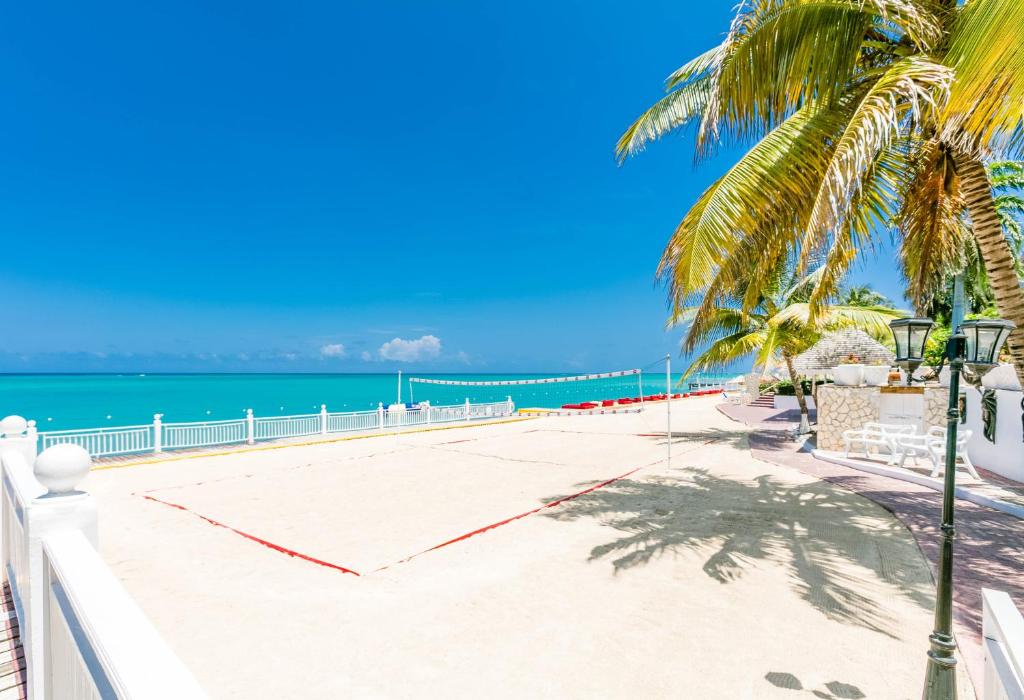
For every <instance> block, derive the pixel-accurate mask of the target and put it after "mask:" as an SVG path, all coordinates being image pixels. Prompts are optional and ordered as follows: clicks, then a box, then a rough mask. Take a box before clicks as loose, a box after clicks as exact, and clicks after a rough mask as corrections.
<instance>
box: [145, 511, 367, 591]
mask: <svg viewBox="0 0 1024 700" xmlns="http://www.w3.org/2000/svg"><path fill="white" fill-rule="evenodd" d="M138 495H141V496H142V497H143V498H145V499H146V500H147V501H153V502H154V503H160V504H162V505H165V506H169V507H171V508H177V509H178V510H183V511H185V512H186V513H190V514H192V515H194V516H196V517H197V518H199V519H200V520H205V521H206V522H208V523H209V524H211V525H214V526H216V527H222V528H224V529H225V530H230V531H231V532H233V533H235V534H236V535H241V536H242V537H244V538H245V539H247V540H252V541H253V542H256V543H257V544H261V545H263V546H264V547H267V548H269V549H273V550H274V551H275V552H281V553H282V554H287V555H288V556H290V557H295V558H297V559H302V560H304V561H308V562H312V563H313V564H319V565H320V566H326V567H327V568H328V569H336V570H338V571H340V572H341V573H343V574H352V575H353V576H361V575H362V574H360V573H359V572H358V571H353V570H352V569H348V568H346V567H344V566H339V565H338V564H332V563H331V562H329V561H324V560H322V559H317V558H315V557H311V556H308V555H306V554H302V553H300V552H296V551H294V550H292V549H288V548H287V547H282V546H281V545H279V544H274V543H273V542H268V541H267V540H264V539H262V538H260V537H257V536H256V535H250V534H249V533H248V532H242V531H241V530H237V529H235V528H233V527H231V526H230V525H225V524H224V523H221V522H217V521H216V520H214V519H213V518H208V517H206V516H205V515H202V514H200V513H196V512H195V511H193V510H189V509H188V508H186V507H185V506H183V505H179V504H177V503H171V502H170V501H163V500H160V499H159V498H156V497H155V496H148V495H146V494H138Z"/></svg>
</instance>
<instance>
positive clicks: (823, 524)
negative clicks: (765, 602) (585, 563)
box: [545, 469, 932, 637]
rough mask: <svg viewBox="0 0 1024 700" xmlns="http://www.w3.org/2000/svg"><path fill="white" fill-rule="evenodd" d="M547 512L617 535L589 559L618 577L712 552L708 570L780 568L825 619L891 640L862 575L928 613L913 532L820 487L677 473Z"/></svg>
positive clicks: (893, 630)
mask: <svg viewBox="0 0 1024 700" xmlns="http://www.w3.org/2000/svg"><path fill="white" fill-rule="evenodd" d="M545 515H546V517H549V518H553V519H555V520H561V521H572V520H577V519H581V518H594V519H597V520H599V521H600V522H601V523H603V524H605V525H607V526H609V527H611V528H614V529H615V530H616V531H618V532H620V533H621V536H619V537H617V538H615V539H613V540H612V541H610V542H607V543H605V544H601V545H599V546H597V547H594V548H593V549H592V550H591V552H590V556H589V560H590V561H610V562H611V564H612V565H613V567H614V569H615V573H616V574H618V573H621V572H623V571H627V570H629V569H632V568H635V567H639V566H644V565H646V564H648V563H649V562H651V561H654V560H656V559H658V558H660V557H663V556H665V555H671V554H673V553H678V552H683V551H690V552H697V553H700V554H703V553H705V552H710V554H709V556H708V557H707V559H706V560H705V562H704V565H703V570H704V573H706V574H707V575H708V576H710V577H711V578H713V579H715V580H716V581H719V582H720V583H722V584H728V583H730V582H731V581H735V580H737V579H739V578H740V577H742V576H743V575H744V574H745V573H746V572H747V570H748V569H751V568H753V567H755V566H757V565H758V562H760V561H763V562H767V563H770V564H772V565H775V566H781V567H784V568H785V569H786V570H787V571H788V574H789V580H790V582H791V584H792V586H793V589H794V590H795V591H796V592H797V593H798V594H799V595H800V596H801V597H802V598H803V599H805V600H806V601H808V602H809V603H810V604H811V605H812V606H813V607H814V608H816V609H817V610H819V611H820V612H822V613H823V614H825V615H826V616H827V617H829V618H831V619H834V620H838V621H841V622H844V623H847V624H853V625H859V626H862V627H866V628H868V629H871V630H874V631H877V632H880V633H882V634H885V635H888V636H890V637H896V636H897V634H898V631H899V630H898V626H897V623H896V621H894V620H891V619H889V618H888V617H887V616H886V615H885V614H884V612H883V611H880V610H879V607H878V604H877V601H876V599H875V598H872V597H871V596H870V595H865V594H864V593H863V591H864V590H865V589H867V588H869V586H868V585H867V584H869V583H871V582H870V580H866V579H865V576H872V575H873V576H875V577H876V578H879V579H881V580H882V581H884V582H886V583H888V584H890V585H892V586H894V587H895V588H896V589H897V590H898V591H899V592H900V593H901V594H902V595H903V596H905V597H906V598H908V599H909V600H911V601H913V602H914V603H915V604H917V605H918V606H920V607H921V608H923V609H926V610H930V609H931V602H930V599H931V593H932V587H931V581H930V575H929V573H928V569H927V567H926V564H925V563H924V561H923V559H922V557H921V555H920V553H919V551H918V550H917V548H916V546H915V545H914V543H913V539H912V537H911V536H910V534H909V533H908V532H907V531H906V530H905V529H904V528H903V526H902V525H901V524H900V523H898V522H897V521H896V520H895V519H894V518H891V517H889V516H888V514H886V513H885V512H884V511H883V510H882V509H881V508H879V507H877V506H875V505H874V504H872V503H871V502H869V501H867V500H866V499H863V498H861V497H860V496H857V495H856V494H853V493H850V492H847V491H844V490H842V489H837V488H835V487H833V486H830V485H828V484H825V483H823V482H813V483H809V484H798V485H792V484H782V483H779V482H778V481H777V480H776V479H773V478H772V477H771V476H770V475H761V476H759V477H757V478H756V479H754V480H753V481H745V480H733V479H728V478H722V477H719V476H715V475H712V474H711V473H709V472H708V471H707V470H704V469H682V470H680V474H679V476H661V477H652V478H646V479H644V480H643V481H637V480H630V479H624V480H622V481H618V482H616V483H614V484H611V485H609V486H607V487H605V488H603V489H599V490H597V491H593V492H591V493H588V494H586V495H584V496H581V497H579V498H577V499H575V500H573V501H569V502H567V503H565V504H563V505H562V506H561V507H559V508H557V509H552V510H551V511H549V512H547V513H545ZM908 562H918V564H917V565H916V566H915V565H912V564H909V563H908Z"/></svg>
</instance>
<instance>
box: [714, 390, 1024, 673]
mask: <svg viewBox="0 0 1024 700" xmlns="http://www.w3.org/2000/svg"><path fill="white" fill-rule="evenodd" d="M719 410H720V411H721V412H722V413H724V414H725V415H727V416H729V417H730V418H732V419H733V420H736V421H738V422H742V423H745V424H746V425H748V426H751V427H753V428H755V430H754V431H753V432H752V433H751V434H750V450H751V453H752V454H753V455H754V457H756V458H757V459H760V460H762V461H764V462H768V463H772V464H778V465H782V466H787V467H792V468H795V469H798V470H800V471H802V472H804V473H806V474H810V475H812V476H816V477H818V478H820V479H821V480H822V481H827V482H829V483H832V484H836V485H838V486H842V487H844V488H847V489H849V490H850V491H853V492H854V493H857V494H860V495H861V496H864V497H865V498H868V499H870V500H872V501H874V502H875V503H877V504H879V505H880V506H882V507H883V508H885V509H886V510H888V511H889V512H891V513H892V514H893V515H894V516H895V517H896V518H897V519H898V520H899V521H900V522H902V523H903V524H904V526H906V528H907V529H908V530H910V532H911V534H913V536H914V539H915V540H917V544H918V547H920V549H921V552H922V553H923V554H924V556H925V558H926V559H927V560H928V562H929V564H930V565H931V567H932V572H933V575H934V574H935V573H936V572H937V567H938V557H939V550H940V533H939V521H940V515H941V510H942V495H941V494H940V493H938V492H936V491H934V490H932V489H929V488H926V487H924V486H919V485H917V484H912V483H909V482H905V481H900V480H898V479H892V478H889V477H884V476H878V475H875V474H868V473H866V472H861V471H857V470H856V469H851V468H848V467H843V466H840V465H837V464H832V463H830V462H824V461H822V460H818V459H815V458H814V457H813V456H812V455H811V454H810V443H802V442H799V441H796V440H793V439H792V437H791V436H790V434H789V433H788V431H790V430H792V429H793V428H794V427H795V426H796V425H797V421H798V420H799V414H798V413H797V412H795V411H781V412H780V411H777V410H775V409H766V408H758V407H753V406H730V405H724V404H723V405H720V406H719ZM955 524H956V544H955V550H954V564H953V576H954V588H953V615H954V625H955V633H956V636H957V641H958V643H959V644H960V647H961V653H962V655H963V658H964V660H965V662H966V665H967V669H968V671H969V673H970V675H971V678H972V679H973V680H974V684H975V686H976V687H980V685H981V681H982V678H983V669H982V664H983V654H982V646H981V622H982V620H981V616H982V603H981V589H982V588H992V589H995V590H1001V591H1006V592H1007V593H1009V594H1010V597H1011V598H1012V599H1013V601H1014V603H1015V604H1016V605H1017V607H1018V609H1020V610H1022V612H1024V549H1022V547H1021V542H1022V536H1024V521H1022V520H1020V519H1019V518H1016V517H1014V516H1012V515H1008V514H1006V513H1002V512H1000V511H996V510H992V509H991V508H986V507H985V506H980V505H977V504H975V503H971V502H970V501H965V500H962V499H957V501H956V521H955ZM921 643H922V644H921V650H922V651H921V655H922V673H923V667H924V652H925V650H926V649H927V640H921Z"/></svg>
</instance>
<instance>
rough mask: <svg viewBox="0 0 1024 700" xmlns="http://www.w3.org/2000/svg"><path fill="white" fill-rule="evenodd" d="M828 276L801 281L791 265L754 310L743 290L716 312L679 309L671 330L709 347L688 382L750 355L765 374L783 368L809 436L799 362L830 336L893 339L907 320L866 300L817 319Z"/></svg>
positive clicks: (827, 310)
mask: <svg viewBox="0 0 1024 700" xmlns="http://www.w3.org/2000/svg"><path fill="white" fill-rule="evenodd" d="M823 274H824V268H818V269H817V270H815V271H814V272H812V273H811V274H809V275H806V276H804V277H801V276H800V275H798V274H797V272H796V267H795V265H794V264H786V265H782V266H780V267H779V268H778V269H777V270H776V274H775V275H774V276H773V277H772V278H770V280H769V283H768V284H767V285H762V286H760V287H759V288H758V290H757V292H756V293H757V300H756V302H755V304H754V305H753V307H752V308H749V309H744V308H742V306H743V305H742V299H743V298H744V297H745V296H746V294H747V293H748V291H749V290H748V289H747V288H746V287H745V286H742V285H741V286H738V287H737V288H736V289H735V290H734V292H733V294H732V295H731V296H730V297H727V298H723V299H721V300H720V301H722V302H723V303H721V304H719V305H717V306H716V307H715V308H712V309H704V308H701V307H692V308H681V309H679V310H678V312H677V313H676V315H675V316H674V317H673V318H672V319H671V321H670V322H669V326H670V327H671V326H685V327H686V329H687V332H686V338H685V340H684V341H683V347H684V349H685V350H686V351H688V352H692V351H694V350H696V349H697V348H705V349H704V350H703V351H702V352H701V353H700V354H699V355H698V356H697V358H696V359H695V360H694V361H693V362H692V363H691V364H690V366H689V368H688V369H687V370H686V374H685V375H683V379H684V380H685V379H686V377H688V376H690V375H691V374H693V373H694V372H704V371H710V370H718V369H722V368H725V367H729V366H730V365H732V364H733V363H734V362H736V361H737V360H741V359H744V358H747V357H750V356H753V358H754V367H755V369H756V368H758V367H760V368H761V369H762V371H765V370H767V368H768V367H770V366H773V365H778V364H783V365H785V367H786V372H787V373H788V374H789V378H790V380H791V381H792V382H793V390H794V392H795V393H796V398H797V403H798V404H799V406H800V432H801V433H806V432H809V431H810V421H809V417H808V415H809V414H808V409H807V400H806V397H805V396H804V391H803V386H802V384H801V383H800V376H799V375H798V374H797V371H796V368H795V367H794V366H793V360H794V358H795V357H796V356H797V355H799V354H800V353H802V352H803V351H805V350H807V349H808V348H810V347H811V346H812V345H814V344H815V343H816V342H818V340H820V339H821V336H822V333H823V332H825V331H831V330H838V329H840V328H850V327H853V328H859V329H861V330H863V331H865V332H867V333H868V334H870V335H872V336H874V337H875V338H877V339H888V338H889V337H890V333H889V321H891V320H893V319H894V318H899V317H901V316H904V315H905V314H904V313H902V312H900V311H897V310H896V309H893V308H890V307H889V306H887V305H881V304H869V303H867V302H866V300H865V299H864V296H861V297H860V298H859V302H861V303H856V304H850V303H848V301H844V302H840V303H838V304H835V305H832V304H825V305H824V306H823V307H822V308H821V309H819V312H818V313H817V314H816V315H815V317H814V318H813V319H812V317H811V309H810V304H809V303H808V301H809V299H810V297H811V294H812V290H813V289H814V288H815V285H817V284H818V283H819V281H820V279H821V276H822V275H823ZM872 293H873V294H876V295H877V293H874V292H872ZM877 296H880V295H877ZM883 299H884V297H883Z"/></svg>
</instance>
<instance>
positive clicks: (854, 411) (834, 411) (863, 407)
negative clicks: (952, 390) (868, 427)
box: [817, 384, 949, 450]
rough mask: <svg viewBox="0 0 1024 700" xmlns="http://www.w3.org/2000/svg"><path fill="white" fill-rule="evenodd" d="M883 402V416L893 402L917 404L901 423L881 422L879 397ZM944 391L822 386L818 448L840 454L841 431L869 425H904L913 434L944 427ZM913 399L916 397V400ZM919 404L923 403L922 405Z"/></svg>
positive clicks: (946, 392)
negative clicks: (903, 401) (907, 426)
mask: <svg viewBox="0 0 1024 700" xmlns="http://www.w3.org/2000/svg"><path fill="white" fill-rule="evenodd" d="M883 393H884V394H886V395H888V396H887V398H886V406H887V408H886V409H885V410H886V414H887V416H891V415H894V414H893V412H892V409H893V402H894V401H895V402H897V406H898V402H899V401H901V400H906V401H908V402H909V401H912V400H917V401H918V403H916V406H917V409H916V410H917V412H916V413H914V412H909V411H908V413H906V414H899V412H898V411H897V412H896V414H897V415H901V418H902V420H899V421H894V420H893V419H892V418H888V417H887V418H886V419H885V420H883V419H882V412H883V406H882V403H883V401H882V394H883ZM948 395H949V394H948V391H947V389H946V388H945V387H941V386H929V387H888V386H886V387H877V386H836V385H834V384H823V385H822V386H820V387H818V442H817V444H818V447H819V448H820V449H823V450H842V449H843V448H844V445H843V431H844V430H850V429H851V428H853V429H856V428H862V427H864V424H865V423H870V422H907V423H910V424H913V425H915V426H916V428H917V432H924V431H927V430H928V428H929V427H931V426H933V425H938V426H945V425H946V407H947V401H948V398H947V397H948ZM917 397H920V399H918V398H917ZM922 402H923V403H922Z"/></svg>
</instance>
